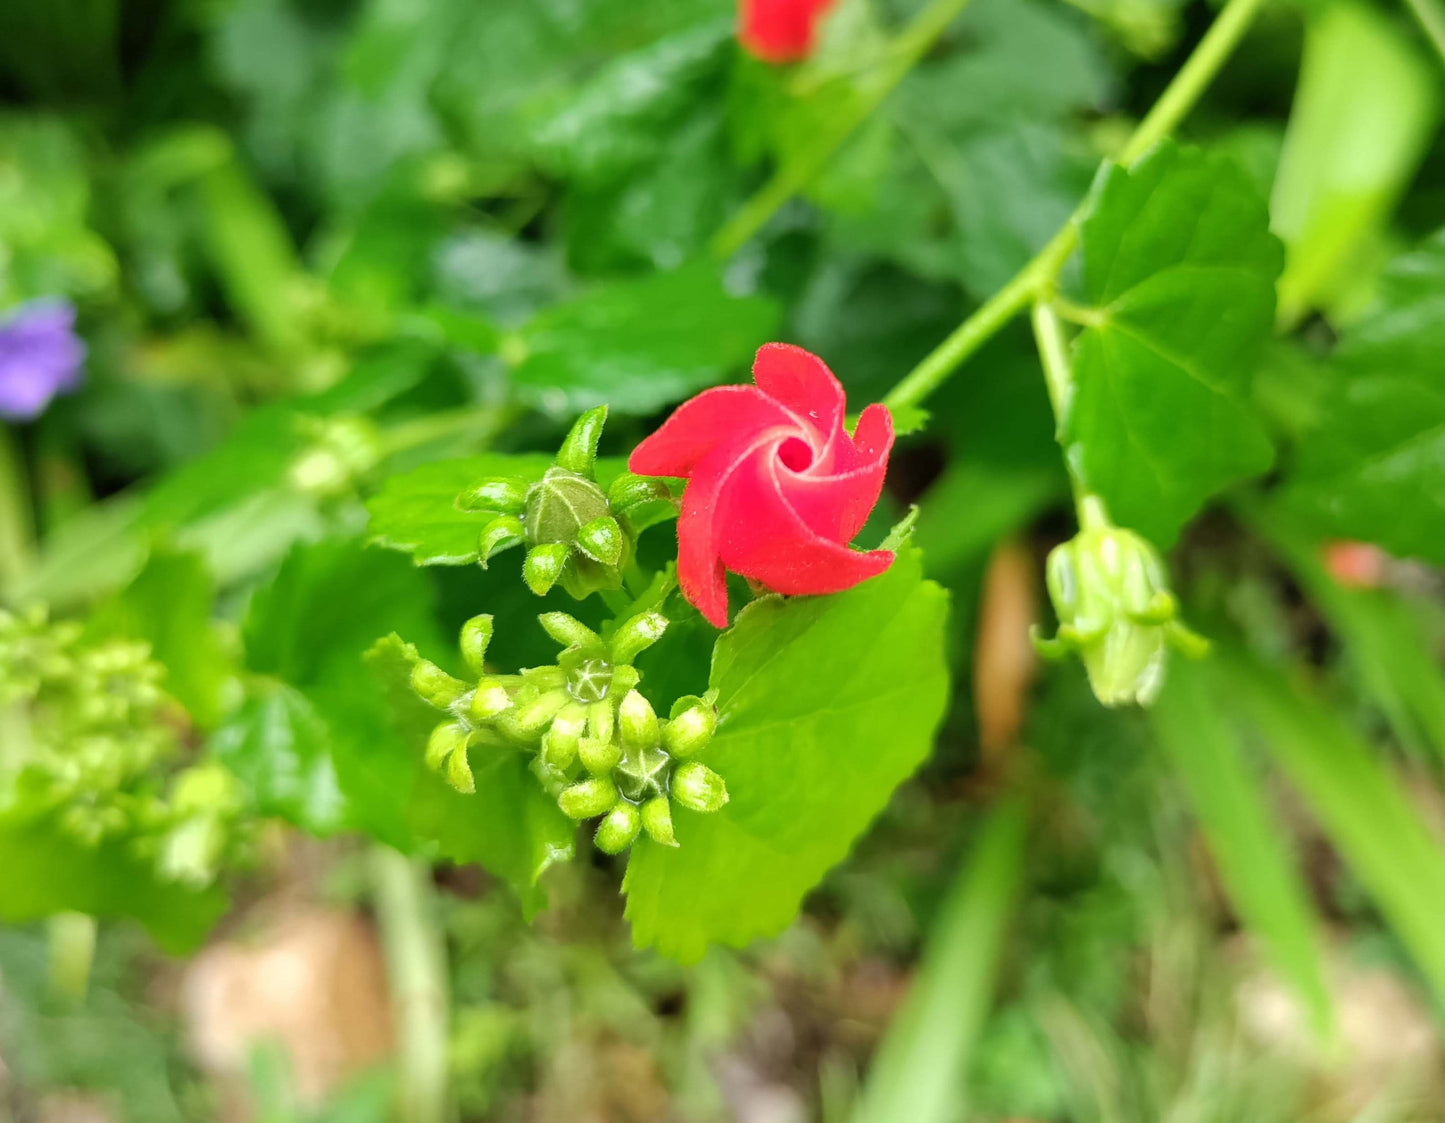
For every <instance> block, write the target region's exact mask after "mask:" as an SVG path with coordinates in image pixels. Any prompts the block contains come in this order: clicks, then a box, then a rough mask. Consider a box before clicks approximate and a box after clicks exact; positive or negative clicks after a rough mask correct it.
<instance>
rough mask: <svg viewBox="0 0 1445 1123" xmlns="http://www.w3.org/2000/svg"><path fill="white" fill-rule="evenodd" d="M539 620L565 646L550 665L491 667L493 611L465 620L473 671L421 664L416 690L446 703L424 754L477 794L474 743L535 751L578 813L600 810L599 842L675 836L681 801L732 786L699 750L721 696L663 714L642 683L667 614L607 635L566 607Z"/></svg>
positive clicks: (544, 776) (688, 803)
mask: <svg viewBox="0 0 1445 1123" xmlns="http://www.w3.org/2000/svg"><path fill="white" fill-rule="evenodd" d="M538 619H539V620H540V621H541V624H542V627H543V628H544V629H545V630H546V632H547V634H548V635H550V636H551V637H552V638H553V639H554V640H556V641H557V643H559V644H561V645H562V651H561V654H560V655H559V656H558V658H557V661H556V663H554V664H552V665H549V666H546V667H534V668H531V669H528V670H524V671H522V672H520V673H519V674H515V675H499V674H493V673H490V672H489V671H488V670H487V667H486V651H487V646H488V644H489V642H490V640H491V636H492V618H491V617H490V616H478V617H475V618H474V619H472V620H470V621H468V622H467V623H466V624H465V625H464V626H463V628H462V633H461V649H462V657H463V659H464V660H465V662H466V664H467V667H468V669H469V671H470V672H471V674H472V675H474V676H476V678H475V682H463V681H462V680H460V679H457V678H454V677H453V676H451V675H449V674H447V673H446V672H445V671H444V670H442V669H441V668H440V667H438V666H437V665H436V664H434V663H430V662H428V661H426V660H424V659H420V658H418V659H416V661H415V662H414V663H413V664H412V673H411V684H412V689H413V690H415V691H416V693H417V694H418V695H419V696H420V697H421V698H422V699H424V700H425V701H426V702H428V703H429V704H430V705H432V706H433V707H435V708H436V709H438V710H441V711H443V712H444V713H445V714H446V719H445V720H443V721H442V722H441V723H440V724H438V725H437V726H436V728H435V729H433V730H432V733H431V736H430V738H429V739H428V742H427V749H426V762H427V765H428V766H429V767H430V768H432V769H433V770H434V771H436V772H438V773H439V774H440V775H442V776H444V777H445V778H446V780H447V782H448V783H450V784H451V785H452V786H453V787H454V788H456V789H457V790H458V791H460V792H463V793H469V792H471V791H473V790H475V779H474V776H473V773H472V769H471V764H470V761H469V757H468V754H469V751H470V750H471V749H474V748H483V749H485V750H486V751H493V752H506V751H518V750H522V751H529V752H531V753H532V754H533V757H532V762H531V770H532V773H533V775H534V776H535V777H536V778H537V781H538V783H540V784H541V785H542V787H543V789H544V790H545V791H547V792H548V793H549V794H550V795H552V796H553V797H554V798H555V799H556V800H557V803H558V806H560V807H561V809H562V811H563V812H564V813H565V814H566V815H567V816H568V817H569V818H572V819H577V820H582V819H600V820H601V821H600V823H599V825H598V827H597V832H596V835H595V836H594V837H595V841H596V844H597V846H598V848H599V849H601V850H603V851H605V852H606V853H609V854H618V853H621V852H622V851H624V850H626V849H627V848H628V847H629V846H631V845H632V843H633V842H634V841H635V840H636V839H637V837H638V835H639V834H640V833H641V832H643V831H646V832H647V834H648V836H649V837H650V838H652V839H653V840H655V841H657V842H659V843H661V844H663V845H665V846H675V845H676V839H675V837H674V835H673V823H672V806H671V805H672V803H674V802H675V803H677V804H678V805H679V806H682V807H686V808H688V809H690V810H692V811H697V812H703V813H706V812H711V811H716V810H718V809H719V808H720V807H722V805H723V804H724V803H726V802H727V798H728V795H727V786H726V784H725V783H724V782H723V779H722V777H720V776H719V775H718V774H717V773H716V772H714V771H712V769H710V768H708V767H707V766H706V765H705V764H703V763H702V762H701V761H698V760H694V759H692V758H694V757H695V756H696V755H697V754H698V753H700V752H701V751H702V750H703V749H704V748H706V747H707V745H708V743H709V742H710V741H711V740H712V737H713V733H714V731H715V730H716V728H717V710H716V707H715V704H714V703H715V698H714V696H712V695H704V696H702V697H694V696H689V697H685V698H680V699H679V700H678V701H677V702H676V703H675V704H674V705H673V707H672V709H671V711H670V712H669V714H668V717H667V718H666V719H660V718H659V717H658V716H657V714H656V712H655V711H654V710H653V707H652V704H651V703H650V702H649V701H648V700H647V699H646V698H645V697H644V696H643V695H642V693H641V692H640V691H639V690H638V684H639V682H640V681H641V674H640V673H639V672H638V670H637V668H636V667H634V666H633V660H635V659H636V658H637V656H638V655H639V654H641V653H642V652H643V651H644V650H646V649H647V648H648V647H650V646H651V645H652V644H653V643H655V642H657V640H658V639H659V638H660V637H661V636H662V633H663V632H664V630H665V629H666V628H667V618H666V617H664V616H663V615H662V614H661V613H659V612H654V611H644V612H639V613H637V614H636V615H633V616H631V617H629V618H628V619H626V620H623V621H622V622H621V623H619V624H618V625H617V626H616V627H615V628H614V629H613V630H612V632H611V634H610V635H609V636H607V637H606V638H604V637H603V636H602V635H599V634H598V633H597V632H595V631H593V630H592V629H591V628H589V627H587V626H586V625H585V624H583V623H582V622H581V621H579V620H577V619H575V618H573V617H572V616H569V615H567V614H566V613H564V612H548V613H544V614H543V615H542V616H540V617H539V618H538Z"/></svg>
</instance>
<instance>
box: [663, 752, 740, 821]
mask: <svg viewBox="0 0 1445 1123" xmlns="http://www.w3.org/2000/svg"><path fill="white" fill-rule="evenodd" d="M672 798H673V799H675V800H677V802H678V803H680V804H682V806H684V807H686V808H688V809H689V810H690V811H702V812H704V813H706V812H710V811H716V810H717V809H718V808H720V807H721V806H722V805H723V804H724V803H726V802H727V801H728V787H727V784H725V783H724V782H723V778H722V777H721V776H719V775H718V774H717V773H716V772H714V771H713V770H712V769H711V768H709V767H708V766H707V765H705V764H703V763H701V762H700V761H696V760H689V761H687V762H686V763H684V764H680V765H678V767H677V770H676V771H675V772H673V774H672Z"/></svg>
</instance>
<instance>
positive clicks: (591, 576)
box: [456, 406, 677, 600]
mask: <svg viewBox="0 0 1445 1123" xmlns="http://www.w3.org/2000/svg"><path fill="white" fill-rule="evenodd" d="M606 421H607V408H606V407H605V406H599V407H598V408H596V409H592V410H588V411H587V412H586V413H584V414H583V415H582V416H581V417H579V418H578V419H577V421H576V423H575V424H574V425H573V426H572V429H571V431H570V432H569V433H568V434H567V437H566V439H565V440H564V441H563V442H562V447H561V448H560V449H559V450H558V452H557V456H556V460H555V462H554V464H553V466H552V467H550V468H548V469H547V470H546V472H544V473H543V474H542V477H541V479H539V480H536V481H534V482H531V483H528V482H527V481H525V480H522V479H520V478H517V477H513V476H495V477H489V478H487V479H483V480H479V481H477V482H476V483H475V484H473V485H472V486H471V487H469V488H468V489H467V490H466V491H464V492H462V493H461V494H460V495H459V496H457V500H456V503H457V506H458V507H459V508H461V509H462V510H465V511H476V512H485V513H487V514H490V515H491V516H492V517H491V518H490V519H489V520H488V521H487V522H486V523H485V524H484V525H483V526H482V529H481V532H480V535H479V537H478V541H477V556H478V560H479V562H480V564H481V565H482V566H483V567H484V568H485V567H486V566H487V565H488V563H489V562H490V561H491V560H492V558H494V557H496V555H498V554H499V553H501V552H503V551H504V550H509V549H511V548H512V547H513V546H522V545H525V546H526V547H527V554H526V558H525V560H524V562H523V565H522V576H523V579H524V580H525V581H526V584H527V587H528V588H529V589H531V590H532V591H533V592H534V593H536V594H537V595H538V596H544V595H546V594H547V593H548V592H550V591H551V590H552V588H553V587H554V586H560V587H561V588H562V589H564V590H566V592H567V593H568V594H569V595H570V596H572V597H573V598H575V599H576V600H585V599H586V598H587V597H588V596H590V595H591V594H592V593H595V592H602V591H607V590H612V589H620V588H621V587H622V573H623V570H624V569H625V568H626V566H627V565H628V563H629V562H630V561H631V559H632V556H633V553H634V552H635V547H636V541H637V536H638V535H639V534H640V533H641V532H642V531H643V530H645V529H646V528H647V527H649V526H652V525H654V524H655V523H658V522H661V521H662V520H664V519H667V518H672V517H675V516H676V514H677V505H676V503H675V502H674V501H673V499H672V497H671V495H670V493H669V491H668V489H667V487H666V485H665V484H664V483H663V482H662V481H660V480H650V479H645V478H643V477H641V476H634V475H632V474H631V473H627V472H624V473H623V474H622V475H621V476H619V477H618V478H617V479H616V480H614V481H613V482H612V484H611V486H610V487H609V488H608V489H607V490H606V491H603V489H602V487H601V486H600V485H599V484H598V482H597V475H596V470H597V445H598V442H599V441H600V440H601V437H602V429H603V426H604V424H605V423H606Z"/></svg>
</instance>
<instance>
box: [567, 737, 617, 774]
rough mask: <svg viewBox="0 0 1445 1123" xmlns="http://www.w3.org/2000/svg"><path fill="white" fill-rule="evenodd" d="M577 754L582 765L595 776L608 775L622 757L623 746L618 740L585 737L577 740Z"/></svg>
mask: <svg viewBox="0 0 1445 1123" xmlns="http://www.w3.org/2000/svg"><path fill="white" fill-rule="evenodd" d="M577 755H578V756H579V757H581V759H582V767H583V768H585V769H587V771H588V772H590V773H592V775H594V776H606V775H608V774H609V773H610V772H611V771H612V769H613V768H614V767H615V766H616V764H617V762H618V761H619V760H621V759H622V746H621V745H619V744H618V743H617V742H616V741H598V740H596V739H595V738H592V737H583V738H582V739H581V740H579V741H578V742H577Z"/></svg>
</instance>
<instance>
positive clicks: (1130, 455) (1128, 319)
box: [1059, 144, 1282, 546]
mask: <svg viewBox="0 0 1445 1123" xmlns="http://www.w3.org/2000/svg"><path fill="white" fill-rule="evenodd" d="M1080 235H1081V241H1082V245H1083V257H1084V285H1083V289H1084V298H1085V300H1086V301H1087V302H1088V304H1089V308H1088V309H1087V310H1086V311H1084V312H1082V313H1081V314H1080V318H1081V319H1082V320H1083V321H1084V322H1085V323H1086V325H1087V326H1085V328H1084V330H1083V331H1082V332H1081V333H1080V334H1079V336H1078V338H1077V340H1076V341H1075V344H1074V355H1073V370H1074V392H1073V396H1072V399H1071V400H1070V401H1069V403H1068V404H1067V406H1066V408H1065V410H1064V417H1063V419H1062V423H1061V425H1060V436H1059V439H1060V442H1061V443H1062V444H1063V445H1064V448H1065V452H1066V455H1067V456H1068V458H1069V461H1070V463H1071V464H1072V465H1073V467H1074V469H1075V470H1076V471H1077V472H1078V473H1079V474H1080V476H1081V477H1082V479H1083V482H1084V485H1085V486H1086V487H1087V488H1088V489H1089V490H1090V491H1093V492H1095V493H1096V494H1098V495H1100V496H1102V497H1103V499H1104V501H1105V502H1106V504H1107V505H1108V508H1109V513H1110V515H1111V516H1112V517H1113V518H1114V520H1115V521H1116V522H1117V523H1119V524H1120V525H1123V526H1129V527H1132V528H1134V529H1135V530H1138V531H1140V532H1141V533H1143V534H1146V535H1148V536H1149V537H1150V538H1152V539H1154V541H1155V542H1157V543H1158V544H1160V545H1161V546H1167V545H1169V544H1170V543H1172V542H1173V540H1174V538H1175V536H1176V535H1177V534H1178V532H1179V528H1180V527H1181V526H1182V525H1183V524H1184V522H1185V521H1187V520H1188V519H1189V518H1190V517H1191V516H1192V515H1193V514H1194V513H1195V512H1196V511H1198V510H1199V508H1200V506H1201V505H1202V504H1203V503H1204V501H1205V500H1206V499H1208V498H1209V497H1210V496H1211V495H1213V494H1214V493H1215V492H1217V491H1219V490H1220V489H1221V488H1223V487H1226V486H1227V485H1229V484H1231V483H1233V482H1235V481H1237V480H1240V479H1244V478H1246V477H1248V476H1251V475H1255V474H1257V473H1259V472H1261V471H1263V470H1264V469H1265V468H1267V467H1268V466H1269V463H1270V460H1271V455H1272V454H1271V450H1270V445H1269V441H1268V439H1267V438H1266V437H1265V434H1264V431H1263V429H1262V428H1261V426H1260V424H1259V422H1258V420H1256V418H1255V416H1254V413H1253V411H1252V410H1251V408H1250V407H1249V406H1248V405H1247V404H1246V402H1247V396H1248V391H1249V386H1250V382H1251V379H1252V376H1253V366H1254V363H1255V361H1256V358H1257V356H1258V352H1259V349H1260V347H1261V346H1262V345H1263V343H1264V341H1265V340H1266V339H1267V338H1268V336H1269V333H1270V329H1271V325H1272V324H1273V321H1274V282H1275V278H1276V277H1277V276H1278V274H1279V270H1280V263H1281V257H1282V252H1281V248H1280V244H1279V242H1278V240H1277V239H1276V238H1275V237H1274V235H1272V234H1271V233H1270V232H1269V216H1268V213H1267V211H1266V209H1265V204H1264V200H1263V198H1262V197H1261V196H1260V194H1259V191H1258V189H1257V188H1256V187H1255V186H1254V184H1253V183H1252V182H1251V181H1250V179H1249V177H1248V176H1247V175H1246V174H1245V173H1244V171H1243V170H1242V169H1241V168H1240V167H1239V166H1238V165H1236V164H1235V163H1233V162H1232V161H1230V160H1228V159H1225V158H1222V157H1217V156H1211V155H1208V154H1205V153H1203V152H1201V151H1198V150H1195V149H1183V148H1178V147H1175V146H1174V145H1171V144H1166V145H1164V146H1163V147H1161V148H1159V149H1157V150H1156V151H1155V152H1154V153H1153V154H1152V155H1150V156H1148V157H1146V158H1145V159H1144V160H1141V161H1140V162H1139V163H1138V164H1137V165H1135V166H1134V167H1133V168H1132V169H1131V170H1128V171H1126V170H1124V169H1123V168H1121V167H1118V166H1114V165H1110V166H1108V167H1107V168H1106V169H1105V170H1104V171H1103V172H1102V173H1101V175H1100V178H1099V181H1098V182H1097V184H1096V186H1095V192H1094V195H1093V198H1092V201H1091V203H1090V207H1089V211H1088V215H1087V217H1086V218H1085V219H1084V221H1083V224H1082V227H1081V230H1080Z"/></svg>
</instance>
